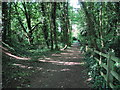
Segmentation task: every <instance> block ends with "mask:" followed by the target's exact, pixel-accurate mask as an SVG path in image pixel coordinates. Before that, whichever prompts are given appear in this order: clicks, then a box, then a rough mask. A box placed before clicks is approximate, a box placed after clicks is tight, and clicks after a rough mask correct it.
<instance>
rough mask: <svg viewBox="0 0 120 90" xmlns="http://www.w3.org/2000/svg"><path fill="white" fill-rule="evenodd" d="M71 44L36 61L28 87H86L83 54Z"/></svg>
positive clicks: (75, 45)
mask: <svg viewBox="0 0 120 90" xmlns="http://www.w3.org/2000/svg"><path fill="white" fill-rule="evenodd" d="M77 47H78V45H77V44H75V43H74V44H73V46H72V47H71V48H70V49H66V50H65V51H63V52H61V53H52V54H48V55H46V56H44V57H42V58H38V61H40V62H43V63H37V64H36V67H37V68H36V71H37V72H35V73H34V74H33V75H32V76H31V82H30V88H88V85H87V82H86V80H87V73H86V69H85V62H84V60H83V58H84V57H83V55H82V54H81V52H80V51H79V49H78V48H77Z"/></svg>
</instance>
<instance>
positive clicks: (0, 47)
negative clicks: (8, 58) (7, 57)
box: [0, 45, 8, 51]
mask: <svg viewBox="0 0 120 90" xmlns="http://www.w3.org/2000/svg"><path fill="white" fill-rule="evenodd" d="M0 48H2V49H4V50H6V51H8V49H7V48H5V47H3V46H1V45H0Z"/></svg>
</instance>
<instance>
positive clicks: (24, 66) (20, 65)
mask: <svg viewBox="0 0 120 90" xmlns="http://www.w3.org/2000/svg"><path fill="white" fill-rule="evenodd" d="M13 65H14V66H19V67H21V68H27V69H31V68H33V67H32V66H27V65H22V64H15V63H14V64H13Z"/></svg>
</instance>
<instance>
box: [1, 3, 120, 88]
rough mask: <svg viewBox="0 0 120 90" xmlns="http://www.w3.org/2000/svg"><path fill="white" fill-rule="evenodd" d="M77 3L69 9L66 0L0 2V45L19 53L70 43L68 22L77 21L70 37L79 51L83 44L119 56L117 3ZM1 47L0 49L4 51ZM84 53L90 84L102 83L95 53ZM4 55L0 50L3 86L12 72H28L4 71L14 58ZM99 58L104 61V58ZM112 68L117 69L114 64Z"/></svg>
mask: <svg viewBox="0 0 120 90" xmlns="http://www.w3.org/2000/svg"><path fill="white" fill-rule="evenodd" d="M79 4H80V8H76V9H73V7H71V6H70V5H69V3H68V2H46V3H43V2H39V3H35V2H34V3H33V2H11V3H7V2H3V3H2V15H3V17H2V22H3V29H2V44H3V47H5V48H8V52H12V54H14V55H18V56H21V57H23V56H25V57H29V56H34V55H36V54H38V53H39V54H40V55H41V53H43V52H44V51H49V50H51V51H53V50H59V49H60V48H63V47H65V46H66V45H67V46H71V43H72V39H73V38H72V35H73V33H74V32H73V31H72V25H77V29H78V37H74V38H77V39H76V40H78V41H79V42H80V45H81V47H80V48H81V49H80V50H81V51H82V50H83V51H85V47H86V46H88V47H90V48H94V49H96V50H98V51H101V52H104V53H108V52H109V51H114V53H115V56H116V57H119V58H120V48H119V47H120V27H119V25H120V22H119V20H120V17H119V16H120V7H119V5H120V3H119V2H118V3H114V2H94V3H90V2H79ZM5 48H3V51H6V49H5ZM34 51H35V52H34ZM85 55H86V58H85V60H86V62H87V67H88V74H89V76H90V78H92V80H91V83H92V84H93V87H94V88H99V87H100V88H104V87H106V86H105V80H104V79H103V77H101V76H100V73H99V70H100V69H101V68H100V67H99V65H98V63H97V62H96V61H95V60H94V58H93V57H94V56H96V55H94V54H93V53H92V52H89V51H88V52H86V53H85ZM97 57H99V56H97ZM8 58H9V57H7V56H6V55H5V54H3V65H4V67H3V80H4V82H3V83H4V87H7V85H8V84H9V83H10V82H7V80H9V81H12V80H13V79H15V78H16V76H20V77H24V76H27V75H29V74H28V73H27V74H26V73H25V74H23V73H22V72H21V73H20V72H18V71H14V70H13V72H11V71H12V70H11V69H10V70H9V71H10V72H11V73H8V72H5V71H6V70H8V68H13V66H12V64H13V63H14V61H13V60H11V58H9V59H8ZM103 61H104V62H106V60H105V58H103ZM14 68H16V67H14ZM116 71H117V72H118V73H120V70H118V68H117V67H116ZM16 73H17V74H16ZM6 75H8V76H7V77H6ZM13 81H14V80H13ZM6 82H7V83H6ZM27 82H29V81H27ZM27 82H25V83H27ZM116 83H118V82H116ZM13 86H14V85H13ZM16 86H17V85H16ZM8 87H12V86H8ZM22 87H26V86H22Z"/></svg>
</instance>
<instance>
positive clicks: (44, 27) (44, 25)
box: [41, 3, 49, 48]
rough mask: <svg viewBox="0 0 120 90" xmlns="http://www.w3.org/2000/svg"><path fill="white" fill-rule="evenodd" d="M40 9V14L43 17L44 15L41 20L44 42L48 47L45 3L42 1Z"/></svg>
mask: <svg viewBox="0 0 120 90" xmlns="http://www.w3.org/2000/svg"><path fill="white" fill-rule="evenodd" d="M41 9H42V14H43V17H44V21H43V34H44V39H45V42H46V45H47V47H48V48H49V42H48V31H47V27H48V25H47V19H46V17H47V16H46V12H45V9H46V8H45V5H44V3H41Z"/></svg>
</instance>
